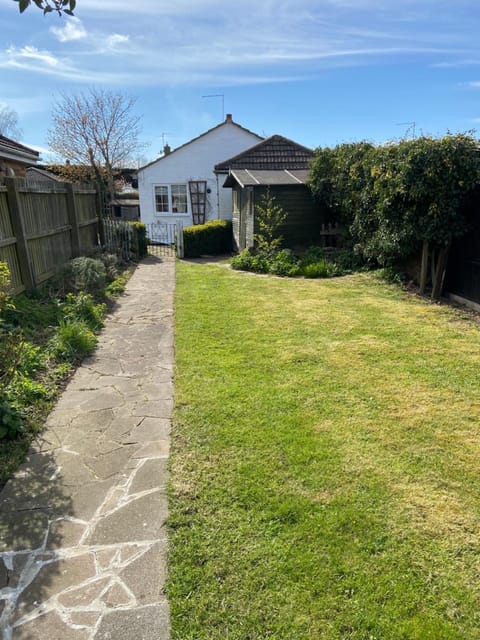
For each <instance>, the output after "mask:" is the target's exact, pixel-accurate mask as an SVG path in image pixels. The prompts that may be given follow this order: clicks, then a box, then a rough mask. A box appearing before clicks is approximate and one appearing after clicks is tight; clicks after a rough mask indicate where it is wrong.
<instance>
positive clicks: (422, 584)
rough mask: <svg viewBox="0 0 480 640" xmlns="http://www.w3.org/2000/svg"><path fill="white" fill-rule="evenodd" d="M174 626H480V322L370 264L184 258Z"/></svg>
mask: <svg viewBox="0 0 480 640" xmlns="http://www.w3.org/2000/svg"><path fill="white" fill-rule="evenodd" d="M176 355H177V373H176V411H175V424H174V430H173V449H172V458H171V472H172V481H171V488H170V499H171V515H170V519H169V527H170V559H169V567H170V568H169V571H170V578H169V583H168V595H169V599H170V605H171V614H172V627H173V638H174V639H175V640H202V639H205V640H207V639H208V640H216V639H218V640H220V639H221V640H253V639H259V638H271V639H276V640H279V639H282V640H284V639H289V640H290V639H291V640H303V639H305V640H312V639H317V638H321V639H340V638H342V639H347V638H348V639H364V640H374V639H375V640H379V639H382V640H384V639H386V640H387V639H388V640H396V639H402V640H403V639H418V640H430V639H431V640H443V639H447V638H448V639H458V640H460V639H466V638H468V639H470V638H480V606H479V605H480V579H479V578H480V575H479V574H480V474H479V464H480V434H479V424H480V401H479V388H480V385H479V383H480V331H479V328H478V327H477V326H476V325H475V324H474V323H473V322H472V321H471V320H469V319H468V318H466V317H462V315H461V314H460V313H459V312H457V311H454V310H452V309H449V308H446V307H439V306H435V305H431V304H429V303H427V302H424V301H422V300H419V299H416V298H409V297H407V296H406V295H405V294H403V293H402V292H401V291H400V290H399V289H397V288H395V287H394V286H390V285H386V284H384V283H383V282H381V281H380V280H378V279H377V278H375V276H374V275H372V274H362V275H356V276H348V277H345V278H338V279H333V280H328V281H307V280H284V279H280V278H272V277H265V276H256V275H252V274H245V273H236V272H231V271H229V270H227V269H223V268H218V267H215V266H208V265H191V264H185V263H179V264H178V269H177V293H176Z"/></svg>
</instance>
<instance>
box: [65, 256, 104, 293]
mask: <svg viewBox="0 0 480 640" xmlns="http://www.w3.org/2000/svg"><path fill="white" fill-rule="evenodd" d="M66 276H67V283H68V284H67V290H68V289H70V290H73V291H77V292H78V291H84V292H86V293H90V294H92V295H94V296H99V295H100V294H101V293H102V292H103V290H104V288H105V284H106V276H107V271H106V269H105V265H104V264H103V262H102V261H101V260H97V259H96V258H86V257H85V256H81V257H79V258H74V259H73V260H71V261H70V263H69V265H68V267H67V269H66Z"/></svg>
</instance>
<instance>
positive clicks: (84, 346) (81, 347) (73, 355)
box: [53, 320, 97, 361]
mask: <svg viewBox="0 0 480 640" xmlns="http://www.w3.org/2000/svg"><path fill="white" fill-rule="evenodd" d="M96 345H97V338H96V336H95V334H94V333H93V331H92V330H91V329H90V328H89V327H88V325H87V324H86V322H83V321H82V320H71V321H63V322H61V323H60V327H59V328H58V331H57V334H56V336H55V339H54V343H53V349H54V353H55V355H56V356H57V357H59V358H61V359H63V360H70V361H75V360H79V359H80V358H83V357H85V356H88V355H90V354H91V353H93V351H94V349H95V347H96Z"/></svg>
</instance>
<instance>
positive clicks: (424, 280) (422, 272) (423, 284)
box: [419, 240, 429, 296]
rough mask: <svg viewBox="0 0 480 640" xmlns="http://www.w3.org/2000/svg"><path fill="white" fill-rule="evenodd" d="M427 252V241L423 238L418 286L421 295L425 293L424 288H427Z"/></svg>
mask: <svg viewBox="0 0 480 640" xmlns="http://www.w3.org/2000/svg"><path fill="white" fill-rule="evenodd" d="M428 254H429V247H428V241H427V240H424V241H423V248H422V265H421V267H420V287H419V293H420V295H422V296H423V295H424V294H425V289H426V288H427V272H428Z"/></svg>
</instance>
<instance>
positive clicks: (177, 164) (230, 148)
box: [138, 121, 260, 227]
mask: <svg viewBox="0 0 480 640" xmlns="http://www.w3.org/2000/svg"><path fill="white" fill-rule="evenodd" d="M259 142H260V138H259V137H258V136H256V135H255V134H253V133H249V132H248V131H245V130H243V129H241V128H240V127H238V126H237V125H235V124H233V123H232V122H228V121H227V122H224V123H223V124H222V125H220V126H219V127H217V128H215V129H213V130H212V131H210V132H209V133H207V134H205V135H203V136H202V137H200V138H199V139H198V140H194V141H193V142H191V143H188V144H187V145H185V146H183V147H181V148H180V149H178V150H177V151H173V152H172V153H171V154H169V155H168V156H164V157H162V158H160V159H159V160H157V161H156V162H154V163H153V164H151V165H150V166H147V167H145V168H144V169H140V171H139V172H138V190H139V197H140V215H141V219H142V222H145V223H146V224H151V223H153V222H157V221H158V222H177V221H181V223H182V224H183V226H184V227H186V226H188V225H191V224H192V223H193V220H192V214H191V205H190V194H189V193H188V185H187V198H188V213H186V214H166V213H156V211H155V186H160V185H169V184H187V183H188V182H189V181H191V180H206V181H207V190H208V189H210V193H209V194H207V207H206V220H215V219H217V218H220V217H221V218H225V219H227V220H228V219H231V217H232V192H231V189H224V188H223V187H222V184H223V182H224V181H225V177H226V176H223V175H220V176H218V180H217V176H216V175H215V173H214V172H213V169H214V166H215V165H216V164H218V163H219V162H222V161H223V160H227V159H228V158H231V157H232V156H235V155H237V154H239V153H241V152H242V151H245V150H246V149H248V148H249V147H252V146H253V145H255V144H258V143H259Z"/></svg>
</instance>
